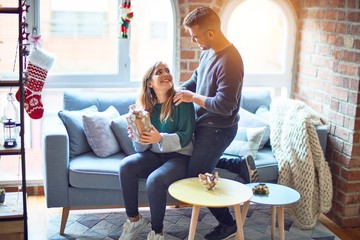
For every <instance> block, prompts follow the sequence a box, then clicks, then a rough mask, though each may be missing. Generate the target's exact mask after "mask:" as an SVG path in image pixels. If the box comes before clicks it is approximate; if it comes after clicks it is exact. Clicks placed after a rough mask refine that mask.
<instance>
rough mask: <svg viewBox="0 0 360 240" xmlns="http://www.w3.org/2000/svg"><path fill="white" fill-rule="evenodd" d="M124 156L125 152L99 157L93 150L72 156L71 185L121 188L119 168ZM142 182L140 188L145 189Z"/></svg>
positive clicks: (93, 187) (92, 187)
mask: <svg viewBox="0 0 360 240" xmlns="http://www.w3.org/2000/svg"><path fill="white" fill-rule="evenodd" d="M124 157H126V154H125V153H124V152H119V153H116V154H114V155H111V156H109V157H107V158H99V157H97V156H96V155H95V154H94V153H93V152H88V153H85V154H82V155H79V156H76V157H74V158H72V159H71V160H70V166H69V182H70V185H71V186H72V187H75V188H85V189H116V190H121V186H120V180H119V168H120V162H121V160H122V159H123V158H124ZM142 182H143V184H140V186H139V189H140V191H145V181H142Z"/></svg>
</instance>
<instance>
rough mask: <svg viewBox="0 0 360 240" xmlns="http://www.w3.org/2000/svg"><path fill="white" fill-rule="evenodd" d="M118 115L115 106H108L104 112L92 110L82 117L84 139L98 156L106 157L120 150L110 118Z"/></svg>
mask: <svg viewBox="0 0 360 240" xmlns="http://www.w3.org/2000/svg"><path fill="white" fill-rule="evenodd" d="M117 117H120V114H119V112H118V111H117V110H116V109H115V107H113V106H110V107H109V108H108V109H106V110H105V111H104V112H93V113H88V114H85V115H84V116H83V117H82V120H83V125H84V132H85V135H86V139H87V141H88V143H89V145H90V147H91V149H92V150H93V151H94V153H95V154H96V156H98V157H108V156H110V155H112V154H115V153H117V152H119V151H120V150H121V148H120V145H119V143H118V141H117V140H116V137H115V135H114V133H113V131H112V130H111V127H110V124H111V120H112V119H115V118H117Z"/></svg>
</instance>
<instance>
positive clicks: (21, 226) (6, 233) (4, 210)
mask: <svg viewBox="0 0 360 240" xmlns="http://www.w3.org/2000/svg"><path fill="white" fill-rule="evenodd" d="M24 4H26V0H18V3H17V7H5V6H2V7H0V14H17V15H18V29H17V30H18V43H19V44H18V50H17V51H18V54H17V64H18V66H19V79H18V80H0V88H4V87H19V91H20V93H22V94H20V101H19V102H20V104H19V105H20V108H19V113H20V136H19V138H20V141H19V142H18V146H17V147H15V148H4V147H3V146H2V145H3V143H1V146H0V157H1V156H4V155H19V156H21V186H22V187H21V192H16V193H11V192H7V193H6V195H5V205H4V204H0V239H8V240H11V239H25V240H27V239H28V224H27V218H28V216H27V204H26V203H27V201H26V200H27V193H26V169H25V167H26V164H25V163H26V160H25V140H24V132H25V126H24V123H25V121H24V120H25V118H24V114H25V110H24V94H23V93H24V86H23V83H24V61H25V56H24V55H23V51H22V50H23V48H24V46H26V44H25V43H24V42H25V41H26V40H27V39H24V38H23V30H24V26H25V24H24V23H23V21H25V18H24V16H25V14H24V12H26V11H25V9H23V8H24V6H25V7H27V6H26V5H24ZM25 27H26V26H25ZM25 30H26V29H25ZM0 54H1V53H0ZM1 116H2V112H1ZM1 128H3V123H1ZM1 131H2V129H1ZM1 141H3V139H1ZM0 186H1V182H0ZM15 194H18V195H16V199H17V200H16V201H17V202H18V204H17V211H15V212H14V211H12V210H13V209H12V210H11V211H9V209H8V206H7V205H6V204H8V203H7V201H8V202H9V204H10V202H11V201H13V198H14V196H15ZM19 198H20V200H21V201H18V200H19Z"/></svg>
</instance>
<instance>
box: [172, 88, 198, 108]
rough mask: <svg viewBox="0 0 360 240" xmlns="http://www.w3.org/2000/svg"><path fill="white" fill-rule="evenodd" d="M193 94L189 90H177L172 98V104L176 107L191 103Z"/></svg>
mask: <svg viewBox="0 0 360 240" xmlns="http://www.w3.org/2000/svg"><path fill="white" fill-rule="evenodd" d="M193 95H194V93H193V92H191V91H189V90H179V91H178V92H177V93H176V94H175V96H174V99H173V101H174V103H175V105H176V106H178V105H179V104H181V103H182V102H187V103H190V102H192V101H193Z"/></svg>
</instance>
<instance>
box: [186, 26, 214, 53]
mask: <svg viewBox="0 0 360 240" xmlns="http://www.w3.org/2000/svg"><path fill="white" fill-rule="evenodd" d="M187 30H188V31H189V34H190V37H191V42H193V43H197V45H198V46H199V48H200V49H201V50H207V49H210V48H211V44H210V43H211V41H210V40H211V39H210V35H209V30H206V29H201V28H200V27H199V26H198V25H195V26H193V27H189V28H187Z"/></svg>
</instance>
